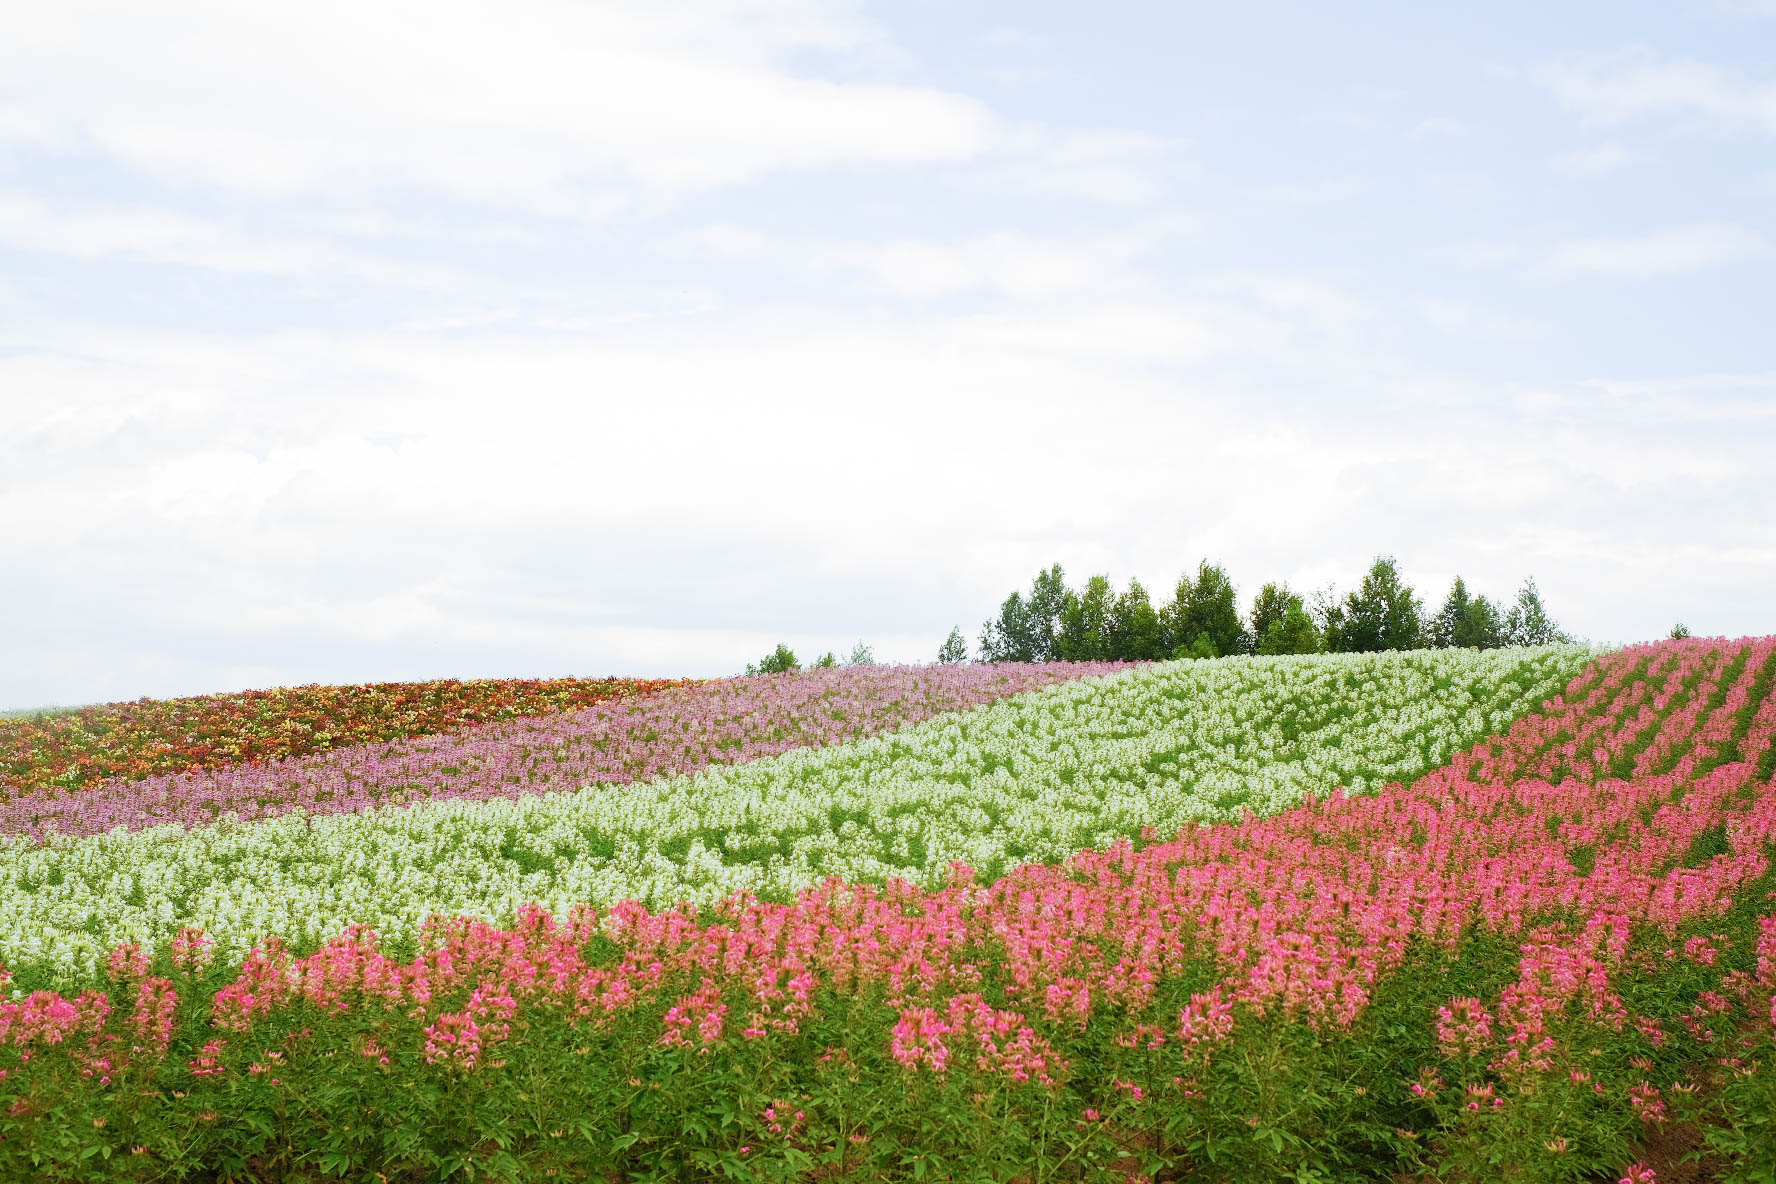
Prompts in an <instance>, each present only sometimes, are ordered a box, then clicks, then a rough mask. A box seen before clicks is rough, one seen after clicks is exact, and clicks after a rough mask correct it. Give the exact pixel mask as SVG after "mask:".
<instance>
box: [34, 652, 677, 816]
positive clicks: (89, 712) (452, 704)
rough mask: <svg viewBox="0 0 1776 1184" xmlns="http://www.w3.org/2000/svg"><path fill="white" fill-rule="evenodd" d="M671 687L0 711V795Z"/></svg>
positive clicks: (311, 690)
mask: <svg viewBox="0 0 1776 1184" xmlns="http://www.w3.org/2000/svg"><path fill="white" fill-rule="evenodd" d="M681 685H684V684H683V682H682V681H679V680H664V679H636V678H598V679H592V678H555V679H472V680H470V681H467V682H459V681H457V680H456V679H443V680H440V681H436V682H384V683H371V684H368V685H364V686H305V687H279V688H277V689H275V690H269V691H243V692H241V693H239V694H231V695H203V696H198V697H194V698H186V699H141V700H138V701H136V702H133V703H106V704H102V705H98V706H93V707H82V708H78V709H76V710H71V711H58V712H53V713H47V714H44V715H33V716H24V717H19V718H0V796H7V797H9V796H12V795H16V794H20V793H29V792H32V791H36V790H43V789H65V790H66V789H81V788H84V787H87V786H92V785H97V784H99V783H101V782H104V781H108V780H111V779H114V778H115V779H122V780H127V781H135V780H140V779H142V778H144V777H152V776H154V775H156V774H166V773H183V772H188V771H191V770H195V769H215V768H222V767H225V766H228V765H231V764H237V763H242V762H244V763H247V764H257V763H259V762H261V761H273V760H280V759H283V758H285V757H293V756H303V755H305V754H307V753H311V752H326V751H328V750H329V749H335V748H340V747H343V746H345V745H351V744H363V743H374V742H380V741H387V740H394V739H398V738H400V737H404V736H421V735H428V734H432V733H437V732H448V731H451V730H453V729H456V728H463V727H470V726H473V725H477V724H484V723H488V722H491V721H494V720H504V719H514V718H517V717H520V716H535V715H549V714H551V713H554V712H559V711H577V710H580V709H583V708H586V707H590V706H592V705H593V704H595V703H603V702H607V701H609V700H611V699H617V698H623V697H626V696H630V695H642V694H647V693H649V692H652V691H658V690H662V689H664V688H666V687H673V686H681Z"/></svg>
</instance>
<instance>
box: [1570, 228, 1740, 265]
mask: <svg viewBox="0 0 1776 1184" xmlns="http://www.w3.org/2000/svg"><path fill="white" fill-rule="evenodd" d="M1769 252H1770V244H1769V243H1768V242H1767V241H1766V240H1765V239H1764V238H1763V236H1762V235H1759V234H1758V233H1757V232H1755V231H1752V230H1748V229H1746V228H1745V227H1743V226H1735V225H1733V224H1731V223H1728V222H1695V223H1691V224H1690V225H1688V226H1677V227H1673V228H1672V229H1670V230H1661V231H1656V232H1655V233H1652V234H1646V235H1639V236H1632V237H1601V238H1589V239H1581V240H1577V241H1574V242H1569V243H1564V244H1562V245H1560V246H1558V247H1556V248H1555V249H1554V251H1553V253H1552V255H1551V256H1550V257H1549V259H1548V261H1547V264H1546V270H1547V271H1548V272H1550V273H1552V274H1553V275H1556V276H1576V275H1601V276H1621V277H1633V278H1645V277H1650V276H1660V275H1680V274H1683V273H1686V272H1692V271H1701V270H1703V269H1705V268H1709V267H1719V266H1724V265H1727V264H1732V263H1740V262H1744V261H1746V260H1748V259H1757V258H1761V257H1763V256H1765V255H1768V254H1769Z"/></svg>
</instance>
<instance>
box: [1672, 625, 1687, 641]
mask: <svg viewBox="0 0 1776 1184" xmlns="http://www.w3.org/2000/svg"><path fill="white" fill-rule="evenodd" d="M1689 635H1690V627H1689V626H1688V625H1686V624H1684V623H1683V622H1682V621H1679V622H1678V623H1677V624H1675V625H1673V626H1672V627H1671V633H1670V635H1669V636H1670V637H1671V640H1672V641H1682V640H1683V639H1684V638H1686V637H1688V636H1689Z"/></svg>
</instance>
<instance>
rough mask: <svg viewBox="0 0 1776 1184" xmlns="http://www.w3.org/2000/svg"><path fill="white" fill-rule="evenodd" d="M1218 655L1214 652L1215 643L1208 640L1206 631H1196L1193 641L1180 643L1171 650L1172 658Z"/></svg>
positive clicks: (1213, 656) (1214, 656)
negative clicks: (1187, 643)
mask: <svg viewBox="0 0 1776 1184" xmlns="http://www.w3.org/2000/svg"><path fill="white" fill-rule="evenodd" d="M1220 656H1221V655H1219V654H1217V653H1216V652H1215V643H1214V642H1213V641H1210V640H1209V635H1208V634H1207V633H1198V634H1197V635H1196V640H1195V641H1193V642H1191V643H1190V644H1189V645H1181V646H1179V647H1178V648H1177V649H1175V650H1173V651H1172V657H1174V658H1218V657H1220Z"/></svg>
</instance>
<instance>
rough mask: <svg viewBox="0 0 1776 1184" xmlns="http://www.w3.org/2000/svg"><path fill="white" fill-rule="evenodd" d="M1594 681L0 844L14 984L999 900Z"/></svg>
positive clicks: (1013, 718) (1402, 675)
mask: <svg viewBox="0 0 1776 1184" xmlns="http://www.w3.org/2000/svg"><path fill="white" fill-rule="evenodd" d="M1586 658H1587V651H1585V650H1583V649H1580V648H1576V647H1570V646H1565V647H1543V648H1538V649H1524V650H1495V651H1487V652H1484V653H1482V652H1479V651H1455V650H1445V651H1421V652H1416V653H1408V654H1371V655H1356V654H1351V655H1327V656H1317V657H1298V658H1250V659H1223V660H1218V661H1207V662H1180V663H1169V664H1165V665H1160V666H1151V667H1138V668H1134V669H1127V670H1125V671H1124V672H1122V673H1119V674H1115V675H1109V676H1102V677H1093V678H1085V679H1075V680H1073V681H1069V682H1064V683H1061V684H1060V685H1057V686H1052V687H1050V688H1048V689H1046V690H1042V691H1038V692H1034V693H1031V694H1026V695H1021V696H1018V697H1015V698H1011V699H1006V700H1004V701H1002V702H999V703H997V704H994V705H993V706H990V707H983V708H980V709H978V710H975V711H970V712H966V713H961V714H949V715H944V716H940V717H938V718H934V719H929V720H926V721H925V722H923V723H920V724H916V725H914V726H911V727H908V728H905V729H903V730H901V731H898V732H895V733H892V734H888V735H883V736H876V737H872V738H869V739H865V740H861V741H857V742H854V743H850V744H840V745H833V746H830V747H826V748H820V749H813V748H798V749H795V750H793V751H789V752H784V753H782V754H781V755H778V756H775V757H770V758H766V759H759V760H755V761H751V762H749V763H745V764H737V765H729V766H715V767H710V768H707V769H705V770H704V771H702V772H701V773H699V774H696V775H694V776H689V777H677V778H662V779H658V780H655V781H651V782H645V783H637V784H627V785H625V784H602V785H598V784H595V785H589V786H586V787H585V788H582V789H578V790H574V791H572V792H563V793H553V794H546V795H536V794H526V793H523V790H524V789H525V785H524V783H523V782H522V781H519V782H518V783H517V784H516V785H513V784H511V783H508V782H498V783H493V784H491V785H490V784H489V783H488V782H487V781H483V782H482V783H481V784H482V786H483V787H484V788H485V789H486V790H487V792H488V793H489V794H490V795H491V794H499V795H504V794H511V793H518V794H519V795H520V796H511V797H508V796H490V798H489V800H469V799H466V798H461V797H459V798H457V799H456V800H447V801H432V802H424V803H421V804H419V805H414V806H407V807H396V806H387V805H385V806H381V807H372V808H368V809H365V810H363V811H361V812H358V813H352V814H336V815H325V816H312V815H308V814H305V813H289V814H284V815H282V816H280V817H276V818H272V819H269V820H267V821H263V822H255V823H246V824H239V823H221V824H216V825H210V826H199V827H194V828H191V829H189V830H187V829H182V828H179V827H170V826H169V827H160V828H155V829H149V830H141V831H135V832H125V831H122V830H119V831H114V832H110V833H106V834H100V835H94V836H92V837H88V838H84V839H70V838H67V837H63V836H56V837H52V838H51V839H49V840H48V841H46V842H42V843H38V842H35V841H32V840H30V839H28V838H24V837H18V836H15V837H12V838H10V839H7V840H3V841H0V959H4V960H5V961H6V962H8V963H10V964H12V965H13V966H14V968H15V971H16V972H17V973H18V974H19V976H20V979H21V981H27V980H28V981H30V982H32V983H55V984H58V985H63V986H66V985H72V984H75V983H79V982H90V981H93V979H94V978H95V977H96V976H97V974H98V973H99V970H100V967H101V966H102V963H103V959H104V957H105V954H106V952H107V951H108V950H109V949H110V948H111V947H112V946H113V945H115V944H116V943H117V942H119V941H134V942H138V943H140V944H142V945H143V946H144V947H147V948H154V949H159V948H162V947H164V945H165V943H166V941H167V940H168V939H169V938H170V936H171V935H172V934H173V933H175V932H176V931H177V930H178V929H179V928H180V927H182V926H187V925H194V926H201V927H202V928H204V929H205V930H206V931H207V932H208V933H210V934H211V936H212V937H213V939H214V940H215V941H216V942H217V943H218V945H219V946H220V947H221V949H222V950H223V951H224V952H225V953H226V954H227V955H229V956H235V957H238V956H239V955H240V953H242V952H243V951H244V950H245V949H246V948H247V947H248V946H250V945H251V944H253V943H254V942H255V941H257V940H258V939H259V938H260V937H261V936H262V935H265V934H276V935H278V936H280V937H281V938H283V939H284V940H286V941H288V942H291V943H292V944H294V945H296V946H297V947H299V948H312V947H313V946H314V945H315V944H317V943H319V942H321V941H323V940H325V939H326V938H327V937H328V936H329V935H331V934H332V933H334V932H336V931H338V930H340V929H341V928H343V927H345V926H347V925H350V924H354V923H356V924H365V925H369V926H371V927H373V928H375V929H376V930H378V931H379V932H380V933H382V934H383V935H384V936H385V937H387V938H390V939H394V940H397V941H399V940H407V939H410V938H411V937H412V936H413V935H414V934H415V933H416V932H417V929H418V927H419V925H420V922H421V921H422V920H423V919H424V918H425V916H427V915H428V914H431V913H439V914H444V915H456V914H466V915H474V916H479V917H482V918H484V919H486V920H489V921H509V920H510V919H511V918H512V917H513V916H514V915H515V914H516V911H517V910H518V908H519V907H520V906H522V905H524V904H526V903H532V902H535V903H541V904H544V905H546V906H547V907H549V908H551V909H553V910H555V911H557V912H565V911H566V910H567V909H568V908H570V907H571V906H572V905H575V904H581V903H593V904H610V903H613V902H616V901H620V900H625V899H636V900H640V901H643V902H647V903H651V904H656V905H666V904H673V903H676V902H679V901H704V902H707V901H712V900H715V899H718V898H720V897H723V896H726V895H728V894H730V893H733V892H751V893H756V894H758V895H760V896H762V897H767V898H771V899H776V900H785V899H788V898H790V897H792V896H793V895H794V894H795V893H796V892H797V891H798V890H800V889H803V888H806V887H808V886H810V885H813V884H816V883H819V882H820V881H821V880H823V879H824V878H826V877H828V876H841V877H844V878H846V879H849V880H854V881H867V882H873V883H886V882H887V881H888V880H889V879H891V878H893V877H896V876H900V877H905V878H908V879H911V880H914V881H917V882H919V883H922V884H924V885H926V886H934V885H936V884H937V883H939V882H941V880H942V878H943V875H944V873H945V869H946V868H947V867H948V866H949V864H951V863H952V862H956V861H961V862H966V863H969V864H971V865H974V866H976V867H978V868H981V869H982V870H983V871H984V872H985V873H987V874H990V875H996V874H998V873H999V872H1000V871H1002V870H1004V869H1007V868H1009V867H1011V866H1014V865H1016V864H1017V863H1020V862H1024V861H1032V862H1034V861H1043V860H1054V859H1059V858H1063V857H1065V856H1067V855H1069V854H1071V853H1072V852H1074V851H1076V850H1079V849H1082V848H1087V847H1103V846H1106V845H1108V844H1109V843H1111V842H1113V841H1115V840H1116V839H1118V838H1131V837H1135V836H1138V835H1140V834H1142V833H1144V832H1145V833H1151V832H1152V830H1153V829H1154V828H1157V829H1158V830H1159V831H1161V832H1169V831H1171V830H1173V829H1175V828H1176V827H1178V826H1179V825H1181V824H1183V823H1187V822H1213V821H1219V820H1228V819H1234V818H1238V817H1239V816H1241V815H1242V814H1243V813H1245V812H1247V811H1251V812H1256V813H1259V814H1269V813H1273V812H1275V811H1276V810H1278V809H1281V808H1284V807H1287V806H1290V805H1292V804H1294V803H1295V802H1297V801H1299V800H1301V799H1302V797H1303V796H1305V795H1307V794H1310V793H1318V794H1324V793H1326V792H1328V791H1330V790H1331V789H1333V788H1334V787H1337V786H1346V787H1350V788H1351V789H1353V790H1355V791H1358V792H1362V791H1366V790H1372V789H1377V788H1379V787H1380V786H1381V785H1383V784H1384V783H1387V782H1393V781H1407V780H1410V779H1412V778H1415V777H1417V776H1418V775H1419V774H1421V773H1423V772H1425V771H1426V770H1428V769H1431V768H1433V767H1435V766H1437V765H1438V764H1440V763H1442V762H1443V761H1444V760H1445V759H1446V758H1447V757H1448V756H1449V755H1450V753H1451V752H1453V751H1454V750H1456V749H1457V748H1459V747H1461V746H1464V745H1467V744H1471V743H1473V742H1474V741H1475V740H1477V739H1479V738H1481V737H1483V736H1485V735H1487V734H1488V733H1490V732H1493V731H1496V730H1499V729H1501V728H1504V727H1506V726H1508V725H1509V724H1510V723H1511V722H1512V721H1513V720H1515V719H1516V718H1517V717H1519V716H1520V715H1522V714H1524V713H1525V712H1527V711H1530V710H1533V709H1534V708H1535V707H1537V706H1538V705H1539V704H1541V703H1542V702H1543V701H1544V700H1546V699H1549V698H1550V697H1555V696H1557V695H1558V694H1559V692H1560V690H1561V688H1563V687H1565V686H1566V685H1567V684H1568V683H1569V682H1570V681H1571V680H1572V679H1573V678H1574V676H1575V675H1576V674H1577V673H1578V671H1579V670H1580V668H1581V667H1582V666H1583V664H1584V663H1585V661H1586ZM988 669H989V670H990V669H992V668H988ZM1044 669H1046V668H1041V667H1035V668H1026V670H1025V671H1024V672H1022V673H1024V674H1030V675H1031V676H1032V677H1033V676H1034V675H1033V672H1035V671H1042V670H1044ZM832 677H833V678H834V679H835V683H834V685H844V686H850V687H853V688H855V686H856V685H858V684H857V683H856V682H851V683H845V682H843V681H842V678H841V676H838V675H834V676H832ZM851 677H855V676H851ZM874 677H876V678H878V679H888V678H891V677H904V678H912V677H915V675H912V674H903V675H900V676H889V675H878V676H874ZM917 677H921V678H928V677H931V675H929V674H928V673H921V674H919V675H917ZM942 677H946V678H951V679H960V678H961V677H962V676H961V675H959V674H947V675H944V676H942ZM971 677H976V676H971ZM1006 677H1013V676H1012V675H1007V676H1006ZM786 685H788V686H790V687H798V686H803V685H806V684H786ZM953 685H962V684H961V683H960V682H958V683H956V684H953ZM708 693H709V692H708V691H707V689H706V688H697V689H696V690H694V691H686V692H675V693H674V696H662V697H659V698H655V699H652V700H647V701H643V702H640V703H637V704H633V705H625V707H624V708H623V710H627V711H630V712H634V713H638V714H642V715H645V714H646V713H650V712H665V711H668V710H670V708H671V705H672V704H673V703H688V702H691V701H693V699H694V698H695V697H696V696H699V695H705V694H708ZM747 693H748V694H751V693H753V692H747ZM759 693H763V692H759ZM840 701H842V702H846V703H848V704H849V703H855V702H856V701H857V700H855V699H841V700H840ZM831 705H832V700H829V699H823V698H820V697H818V696H815V697H814V698H812V699H811V700H804V701H802V702H799V703H797V704H796V705H795V706H794V707H793V709H791V710H790V712H789V718H790V719H797V720H802V721H805V722H806V723H814V722H815V721H820V720H821V719H822V718H823V717H824V720H825V722H823V723H819V724H818V726H819V727H820V728H830V729H831V730H833V731H834V732H837V731H838V730H839V729H841V728H842V727H844V726H846V724H847V722H849V719H850V717H849V716H847V719H846V720H835V719H832V718H831V717H832V715H834V714H836V713H835V712H833V711H831V710H830V707H831ZM681 720H682V717H681ZM572 726H579V725H578V724H577V723H576V721H572V720H562V721H560V722H559V723H558V724H556V725H553V729H552V728H551V726H550V725H547V724H540V723H539V724H525V725H523V728H524V729H534V730H535V731H534V732H533V733H531V734H542V735H559V734H564V733H565V730H566V729H567V728H569V727H572ZM506 731H507V732H508V733H515V732H517V731H518V729H516V728H511V729H506ZM605 734H608V733H605ZM802 735H803V736H804V737H805V736H806V735H807V733H806V732H804V733H802ZM480 742H481V741H480V740H479V739H478V738H465V739H463V740H462V741H460V742H458V747H459V748H462V747H468V746H471V745H473V744H477V743H480ZM773 742H774V743H776V742H778V741H773ZM650 743H652V744H654V745H655V746H656V748H655V751H664V752H665V753H667V754H668V755H669V756H670V755H672V754H676V753H677V752H679V751H681V750H685V749H690V750H693V751H701V750H700V749H697V748H696V745H698V744H700V743H702V740H701V738H700V737H699V736H698V734H697V732H696V729H695V728H693V727H688V726H687V727H682V728H680V727H672V726H668V727H664V728H661V729H659V734H658V736H657V737H655V738H654V739H652V740H651V741H650ZM588 747H591V746H588ZM594 750H596V749H594ZM527 751H530V752H535V751H536V750H535V749H530V750H527ZM544 751H547V750H544ZM459 792H460V790H459Z"/></svg>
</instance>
